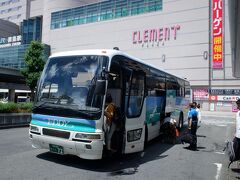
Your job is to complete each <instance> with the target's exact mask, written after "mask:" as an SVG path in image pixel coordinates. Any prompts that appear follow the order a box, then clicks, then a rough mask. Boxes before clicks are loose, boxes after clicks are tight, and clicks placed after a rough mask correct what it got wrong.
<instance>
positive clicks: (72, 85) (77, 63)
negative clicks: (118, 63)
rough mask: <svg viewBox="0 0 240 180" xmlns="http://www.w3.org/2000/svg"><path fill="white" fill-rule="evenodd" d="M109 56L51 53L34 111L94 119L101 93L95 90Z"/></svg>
mask: <svg viewBox="0 0 240 180" xmlns="http://www.w3.org/2000/svg"><path fill="white" fill-rule="evenodd" d="M107 62H108V58H107V57H105V56H97V55H84V56H67V57H65V56H64V57H54V58H51V59H49V61H48V64H47V65H46V67H45V70H44V71H43V74H42V76H41V79H40V82H39V85H38V92H37V98H36V104H35V106H34V109H33V112H34V113H44V114H51V115H54V114H56V115H58V116H60V115H61V116H65V117H82V118H88V119H97V118H99V117H100V115H101V109H102V104H103V97H102V96H100V95H97V94H95V93H94V90H95V87H96V81H97V79H99V78H101V72H102V70H103V69H106V68H107Z"/></svg>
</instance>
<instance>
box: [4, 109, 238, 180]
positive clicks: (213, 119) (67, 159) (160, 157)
mask: <svg viewBox="0 0 240 180" xmlns="http://www.w3.org/2000/svg"><path fill="white" fill-rule="evenodd" d="M233 117H234V116H229V115H226V114H212V113H210V114H208V113H206V115H203V120H202V123H201V126H200V127H199V129H198V133H197V134H198V151H190V150H187V149H185V148H184V147H185V146H187V145H182V144H176V145H171V144H163V143H161V139H160V138H158V139H156V140H154V141H152V142H150V143H149V144H148V146H147V148H146V150H145V151H144V152H141V153H135V154H131V155H125V156H122V157H116V158H108V159H104V160H99V161H87V160H82V159H80V158H78V157H75V156H60V155H56V154H51V153H48V152H47V151H45V150H37V149H32V148H31V145H30V141H29V139H28V128H13V129H2V130H0V137H1V141H0V180H5V179H13V180H28V179H29V180H32V179H33V180H35V179H36V180H55V179H59V180H61V179H63V180H70V179H74V180H75V179H81V180H85V179H86V180H96V179H97V180H101V179H104V180H105V179H127V180H129V179H137V180H146V179H149V180H155V179H161V180H214V179H220V180H228V179H229V180H233V179H240V175H239V173H240V170H239V167H238V164H237V163H235V164H233V165H232V166H231V169H230V170H228V169H227V164H228V160H227V158H226V156H225V155H224V154H223V151H222V150H223V148H224V141H225V140H226V139H231V137H232V136H233V131H234V118H233Z"/></svg>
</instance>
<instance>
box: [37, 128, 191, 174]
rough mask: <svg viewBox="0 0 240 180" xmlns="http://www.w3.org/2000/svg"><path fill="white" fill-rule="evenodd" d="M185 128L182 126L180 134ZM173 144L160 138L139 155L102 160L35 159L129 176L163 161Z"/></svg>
mask: <svg viewBox="0 0 240 180" xmlns="http://www.w3.org/2000/svg"><path fill="white" fill-rule="evenodd" d="M186 129H187V128H186V127H185V126H184V127H183V130H182V133H184V131H185V130H186ZM173 146H174V144H164V143H162V137H161V136H159V137H158V138H156V139H154V140H152V141H150V142H149V143H148V144H147V146H146V147H145V150H144V151H143V152H139V153H133V154H127V155H113V156H111V157H107V158H103V159H102V160H85V159H81V158H79V157H77V156H72V155H64V156H62V155H58V154H53V153H50V152H46V153H42V154H39V155H37V156H36V157H37V158H39V159H43V160H46V161H51V162H55V163H57V164H62V165H65V166H71V167H75V168H80V169H85V170H89V171H94V172H108V173H109V176H119V175H131V174H135V173H137V172H138V167H139V166H140V165H141V164H144V163H146V162H150V161H155V160H158V159H163V158H166V157H167V156H169V155H168V154H164V155H162V154H163V153H164V152H166V151H167V150H168V149H170V148H171V147H173Z"/></svg>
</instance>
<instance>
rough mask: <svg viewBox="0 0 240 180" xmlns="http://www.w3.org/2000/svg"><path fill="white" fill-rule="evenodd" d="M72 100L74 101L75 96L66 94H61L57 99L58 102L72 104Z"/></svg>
mask: <svg viewBox="0 0 240 180" xmlns="http://www.w3.org/2000/svg"><path fill="white" fill-rule="evenodd" d="M72 102H73V98H72V97H70V96H68V95H66V94H63V95H62V96H59V98H58V100H57V104H71V103H72Z"/></svg>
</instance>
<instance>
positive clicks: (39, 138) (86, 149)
mask: <svg viewBox="0 0 240 180" xmlns="http://www.w3.org/2000/svg"><path fill="white" fill-rule="evenodd" d="M29 135H30V139H31V142H32V147H33V148H39V149H48V150H50V151H51V149H50V146H55V147H61V148H63V151H62V152H61V154H71V155H76V156H79V157H80V158H83V159H102V152H103V140H95V141H91V142H78V141H72V140H69V139H61V138H56V137H51V136H45V135H37V134H33V133H31V132H30V133H29ZM51 152H52V151H51Z"/></svg>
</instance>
